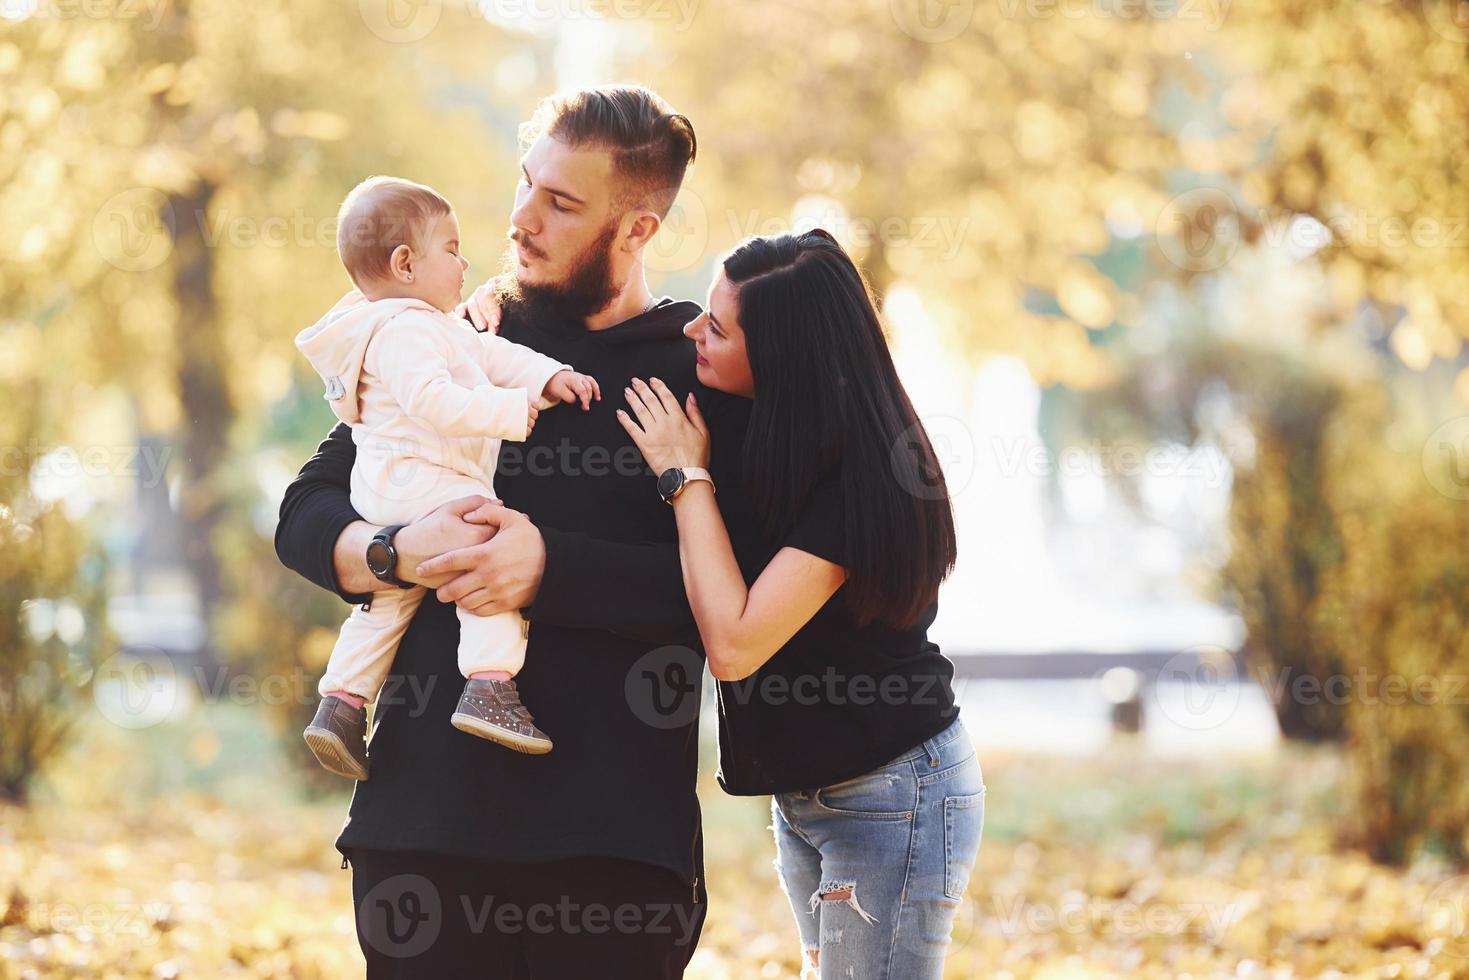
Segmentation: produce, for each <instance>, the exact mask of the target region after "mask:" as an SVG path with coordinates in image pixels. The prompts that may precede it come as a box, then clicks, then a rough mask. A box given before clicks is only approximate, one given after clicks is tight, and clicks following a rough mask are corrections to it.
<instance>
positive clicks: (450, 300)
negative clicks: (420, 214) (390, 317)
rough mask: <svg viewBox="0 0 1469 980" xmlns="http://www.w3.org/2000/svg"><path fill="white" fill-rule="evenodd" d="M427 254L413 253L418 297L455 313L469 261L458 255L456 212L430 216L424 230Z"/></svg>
mask: <svg viewBox="0 0 1469 980" xmlns="http://www.w3.org/2000/svg"><path fill="white" fill-rule="evenodd" d="M423 241H424V242H425V246H424V254H422V255H418V254H416V253H415V254H414V256H413V267H412V268H413V281H412V282H411V283H409V284H408V285H409V287H410V289H411V291H412V293H413V295H414V296H415V297H417V298H418V299H421V300H423V301H424V302H426V303H432V304H433V305H434V306H435V307H437V308H438V309H439V310H442V311H443V312H445V313H452V312H453V311H454V307H456V306H458V305H459V301H460V300H461V299H462V298H463V293H464V271H465V270H466V269H468V268H469V260H468V259H466V258H465V257H464V256H462V255H460V254H459V219H458V218H457V217H455V215H454V212H452V211H451V212H449V213H448V214H446V215H442V216H440V217H438V218H433V219H430V221H429V224H428V227H427V228H426V229H425V231H424V236H423Z"/></svg>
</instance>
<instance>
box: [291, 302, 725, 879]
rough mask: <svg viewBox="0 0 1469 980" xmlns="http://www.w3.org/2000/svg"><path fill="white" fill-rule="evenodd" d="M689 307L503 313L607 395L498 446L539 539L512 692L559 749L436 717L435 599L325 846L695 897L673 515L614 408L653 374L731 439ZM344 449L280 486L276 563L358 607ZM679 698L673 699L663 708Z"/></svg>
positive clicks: (686, 652) (690, 740)
mask: <svg viewBox="0 0 1469 980" xmlns="http://www.w3.org/2000/svg"><path fill="white" fill-rule="evenodd" d="M699 312H700V311H699V307H698V306H697V305H695V304H693V303H684V302H673V301H670V300H664V301H663V302H662V303H660V304H659V305H657V306H655V307H654V308H653V309H651V310H649V311H648V312H646V313H644V314H642V315H640V316H637V317H634V318H632V319H630V320H627V321H624V322H623V323H620V324H618V325H616V326H613V327H610V328H607V329H604V330H588V329H586V328H585V326H584V325H582V324H580V323H576V322H570V321H568V322H548V321H546V320H545V319H537V320H535V321H534V322H532V321H531V319H530V318H527V317H515V316H512V315H508V314H507V316H506V318H505V321H504V323H503V324H502V327H501V331H500V332H501V335H502V336H504V337H506V338H507V339H509V340H513V341H515V342H517V343H522V344H525V345H527V346H529V347H532V348H534V349H536V350H539V351H541V352H543V353H545V354H548V355H550V356H551V357H554V358H556V359H557V360H561V361H565V362H567V363H569V364H572V365H574V366H575V367H576V369H577V370H579V371H582V372H584V373H587V374H590V375H592V376H593V377H595V378H596V379H597V381H598V383H599V384H600V385H601V388H602V392H603V400H602V401H601V402H593V403H592V408H591V411H590V412H583V411H582V410H581V407H580V405H561V406H558V407H556V408H553V409H550V410H548V411H545V412H543V413H541V416H540V418H539V419H538V421H537V422H536V427H535V431H534V433H533V434H532V435H531V438H530V439H529V440H527V441H526V442H524V443H512V442H505V443H503V444H502V447H501V452H500V457H499V468H498V472H497V475H496V478H495V490H496V492H497V493H498V494H499V496H500V497H501V498H502V499H503V500H504V501H505V504H506V506H508V507H511V508H513V509H515V510H519V511H522V512H524V513H525V514H527V515H528V516H529V517H530V519H531V521H532V522H534V523H535V525H536V526H537V527H538V528H539V529H540V531H541V534H542V535H543V537H544V539H545V544H546V567H545V575H544V578H543V579H542V582H541V586H540V591H539V593H538V595H537V598H536V600H535V602H534V603H533V604H532V605H531V606H530V607H529V608H527V609H525V610H523V612H524V614H525V616H526V618H527V619H528V620H529V622H530V634H529V646H528V649H527V651H526V658H525V666H524V668H523V669H522V671H521V673H520V674H519V676H518V678H517V680H518V685H519V688H520V692H521V698H522V700H523V701H524V702H525V704H526V706H527V707H529V708H530V710H531V712H532V713H533V714H534V715H535V718H536V723H537V724H538V725H540V727H541V728H542V729H544V730H545V731H546V732H547V734H549V735H550V736H551V738H552V740H553V741H554V743H555V748H554V750H553V751H552V752H551V753H550V754H548V755H544V756H527V755H522V754H520V753H517V752H513V751H511V750H509V749H506V748H504V747H502V746H499V745H496V744H494V743H491V742H488V741H485V740H483V739H480V738H476V737H474V736H472V735H467V734H465V733H464V732H461V731H459V730H457V729H455V728H454V727H453V726H452V725H451V724H450V723H449V716H450V715H451V714H452V713H453V712H454V709H455V707H456V705H457V703H458V700H459V695H460V693H461V692H462V690H463V686H464V679H463V678H462V677H461V676H460V675H459V673H458V670H457V666H456V656H455V651H456V647H457V644H458V638H459V624H458V620H457V619H456V617H455V613H454V607H453V606H452V605H448V604H443V603H440V602H438V601H436V600H435V598H434V597H433V595H429V596H428V597H427V598H426V600H425V601H424V603H423V605H422V606H421V607H420V609H419V611H418V614H417V615H416V616H415V618H414V620H413V623H412V625H411V626H410V627H409V629H408V632H407V634H406V635H405V636H404V638H403V641H402V643H401V645H400V647H399V649H398V654H397V657H396V659H395V661H394V663H393V669H392V676H390V678H389V680H388V685H387V686H386V687H385V688H384V691H383V694H382V695H381V696H380V699H379V704H378V707H377V709H376V724H377V727H376V730H375V732H374V734H373V737H372V740H371V742H370V744H369V753H370V757H371V771H372V776H371V779H370V780H368V781H367V782H362V783H358V784H357V788H356V793H355V794H354V796H353V798H352V805H351V810H350V813H349V815H348V818H347V822H346V824H345V826H344V827H343V829H342V832H341V835H340V837H338V839H337V848H338V849H339V850H341V851H342V852H343V853H344V854H345V853H347V852H348V851H349V850H350V849H351V848H354V847H362V848H374V849H380V850H415V851H430V852H436V853H442V854H455V855H468V856H475V857H481V858H486V859H490V860H527V861H534V860H545V859H555V858H565V857H575V856H583V855H599V856H610V857H619V858H625V859H630V860H637V861H643V862H647V863H650V864H655V865H659V866H662V867H665V868H668V869H670V870H672V871H674V872H675V873H676V874H678V875H679V876H680V877H681V878H682V879H683V880H684V881H686V882H688V883H690V886H691V889H692V893H693V894H694V895H695V896H696V897H697V898H699V899H700V900H702V896H703V894H704V891H703V887H702V883H701V879H702V877H703V871H702V866H703V846H702V839H701V835H700V829H699V805H698V800H697V798H696V796H695V782H696V778H697V773H698V751H697V750H698V714H697V700H698V696H699V669H700V665H701V656H700V655H699V654H698V653H697V651H698V649H699V648H698V642H697V638H698V633H697V629H696V628H695V626H694V621H693V616H692V614H691V613H690V611H689V606H688V600H687V598H686V596H685V594H684V586H683V579H682V573H681V570H680V565H679V558H678V545H677V530H676V526H675V523H674V516H673V510H672V508H670V507H669V506H668V505H666V504H665V503H663V501H662V500H661V499H660V498H659V496H658V494H657V491H656V486H655V479H654V476H653V474H652V472H651V471H650V470H649V469H648V468H647V466H646V464H645V463H644V461H643V459H642V456H641V454H640V453H639V452H638V450H637V448H636V447H635V446H634V445H633V444H632V441H631V440H630V439H629V438H628V436H627V433H626V432H625V431H624V430H623V428H622V426H621V425H620V424H619V423H618V421H617V418H616V416H615V414H614V413H615V411H616V410H617V409H618V408H620V407H625V401H624V398H623V393H622V392H623V388H624V387H625V386H626V385H627V383H628V382H629V381H630V380H631V379H632V378H633V377H641V378H643V379H645V380H646V379H647V378H649V377H658V378H661V379H662V380H663V381H664V382H665V383H667V384H668V386H669V387H670V388H671V389H672V390H673V391H674V393H675V394H677V395H678V396H679V397H680V399H682V398H683V396H684V395H685V393H687V392H688V391H689V390H691V389H692V390H695V391H696V392H697V395H698V398H699V400H700V404H701V407H702V408H703V409H704V411H705V415H706V418H708V420H709V424H710V426H711V429H712V430H714V438H715V439H716V440H719V439H721V438H723V439H729V440H731V441H730V442H729V443H726V445H729V446H731V447H733V446H738V445H739V444H740V440H741V439H742V438H743V434H742V431H741V429H742V425H743V417H744V416H743V414H742V412H743V410H744V409H743V406H747V405H748V403H742V400H740V399H735V398H730V397H720V396H719V394H718V393H711V392H710V391H709V390H708V389H707V388H704V387H703V386H701V385H699V384H698V382H697V380H696V379H695V375H694V352H693V344H692V342H691V341H689V340H688V339H687V338H685V337H684V336H683V333H682V328H683V326H684V325H685V324H686V323H688V322H689V321H690V320H692V319H693V318H694V317H696V316H698V315H699ZM466 329H472V328H469V327H467V326H466ZM740 403H742V404H740ZM355 455H356V447H355V446H354V445H353V443H352V438H351V432H350V430H349V429H348V427H347V426H346V425H338V426H337V427H336V428H334V429H333V430H332V432H331V434H330V435H329V436H328V437H327V439H326V440H325V441H324V442H323V443H322V444H321V445H320V447H319V448H318V450H317V452H316V455H314V456H313V457H312V458H311V459H310V460H309V461H308V462H307V463H306V465H305V466H304V467H303V468H302V470H301V473H300V475H299V476H297V478H296V480H295V481H294V482H293V483H292V484H291V486H290V487H289V488H288V489H287V490H286V494H285V498H284V499H283V501H282V502H281V511H280V524H279V526H278V527H277V529H276V538H275V544H276V553H277V554H278V555H279V556H280V559H281V561H282V562H283V563H284V564H285V565H286V566H288V567H289V568H292V569H294V570H295V571H297V572H299V573H300V574H301V575H303V576H305V577H306V578H308V579H309V580H311V581H312V582H315V583H316V584H318V585H320V586H322V587H323V588H326V589H329V590H331V591H334V592H336V593H338V594H339V595H341V596H342V598H344V599H346V600H348V601H349V602H362V601H365V599H366V598H367V597H366V596H362V595H353V594H350V593H345V592H343V591H342V590H341V587H340V586H339V584H338V583H337V581H336V577H335V573H334V571H333V560H332V550H333V547H334V545H335V543H336V539H337V536H338V535H339V534H340V533H341V531H342V529H343V528H345V527H346V526H347V525H348V524H350V523H351V522H352V521H355V520H357V519H358V515H357V513H356V512H355V511H354V510H353V509H352V506H351V503H350V501H349V498H348V488H349V483H350V475H351V470H352V462H353V459H354V458H355ZM725 455H728V456H736V455H738V454H737V453H730V454H725ZM720 476H721V474H719V473H718V472H716V473H715V477H716V480H719V479H720ZM724 489H725V488H724V487H723V486H721V487H720V490H721V491H723V490H724ZM723 496H724V494H723V493H721V497H723ZM670 647H671V648H672V649H666V648H670ZM690 675H692V676H690ZM660 684H661V685H662V688H661V690H660V689H659V685H660ZM649 685H652V686H651V687H650V686H649ZM670 685H671V686H670ZM680 690H682V691H683V692H684V693H683V697H684V698H685V699H686V700H684V701H682V702H678V703H675V702H677V697H678V695H679V692H680ZM670 699H673V700H670ZM687 699H692V703H690V702H689V701H688V700H687ZM654 702H657V703H654ZM671 704H672V705H674V707H673V708H672V709H670V705H671Z"/></svg>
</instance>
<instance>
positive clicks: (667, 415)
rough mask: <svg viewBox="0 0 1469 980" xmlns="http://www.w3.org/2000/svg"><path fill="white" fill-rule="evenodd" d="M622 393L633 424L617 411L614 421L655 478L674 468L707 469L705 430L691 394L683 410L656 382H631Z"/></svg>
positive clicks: (628, 416) (669, 393)
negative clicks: (624, 430)
mask: <svg viewBox="0 0 1469 980" xmlns="http://www.w3.org/2000/svg"><path fill="white" fill-rule="evenodd" d="M623 393H624V394H625V395H626V396H627V403H628V405H629V406H630V407H631V408H632V416H636V417H637V421H636V422H635V421H633V418H632V416H630V415H629V414H628V413H627V412H624V411H623V410H622V409H620V408H619V409H618V410H617V421H619V422H621V423H622V427H623V428H624V429H626V430H627V434H628V435H630V436H632V441H633V443H634V444H635V445H636V446H637V447H638V449H639V450H640V451H641V452H642V454H643V458H644V459H645V460H647V461H648V465H649V466H650V467H651V468H652V470H653V472H654V473H655V474H657V473H662V472H663V471H664V470H668V469H672V468H674V467H679V468H683V467H685V466H708V465H709V428H708V426H706V425H705V424H704V415H703V413H702V412H700V411H699V403H698V401H696V400H695V398H694V394H693V392H689V397H688V400H687V401H686V402H685V405H684V407H680V406H679V404H678V399H677V398H675V397H674V396H673V392H671V391H669V390H668V386H667V385H665V384H664V383H663V382H662V381H659V380H658V379H657V378H653V379H651V381H650V382H649V383H647V384H645V383H643V381H642V379H640V378H633V379H632V387H631V388H624V389H623ZM685 408H686V409H687V412H688V414H687V415H685V414H684V412H685Z"/></svg>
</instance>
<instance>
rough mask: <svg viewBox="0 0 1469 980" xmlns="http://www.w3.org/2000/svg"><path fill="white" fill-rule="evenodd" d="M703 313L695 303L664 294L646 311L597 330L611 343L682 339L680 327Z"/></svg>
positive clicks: (681, 328)
mask: <svg viewBox="0 0 1469 980" xmlns="http://www.w3.org/2000/svg"><path fill="white" fill-rule="evenodd" d="M702 312H704V310H703V308H702V307H701V306H699V304H698V303H690V302H688V301H687V300H673V299H668V298H667V297H664V298H663V299H662V300H660V301H659V302H658V305H657V306H654V307H653V308H652V309H651V310H649V311H648V312H646V313H640V314H638V315H637V316H635V317H633V318H632V319H631V320H624V321H623V322H621V323H619V324H618V325H617V326H615V327H609V328H608V329H606V330H599V331H596V332H597V333H599V334H601V335H602V336H604V337H606V339H607V342H608V343H611V344H636V343H642V342H644V341H647V340H683V339H685V338H684V335H683V328H684V327H685V326H686V325H687V324H688V322H689V321H690V320H692V319H694V318H695V317H697V316H698V315H699V314H700V313H702Z"/></svg>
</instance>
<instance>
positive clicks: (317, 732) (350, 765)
mask: <svg viewBox="0 0 1469 980" xmlns="http://www.w3.org/2000/svg"><path fill="white" fill-rule="evenodd" d="M301 734H302V735H304V736H305V738H306V744H307V745H308V746H310V747H311V753H312V754H313V755H315V756H316V761H317V762H320V763H321V764H322V766H323V767H325V768H326V769H329V770H331V771H332V772H334V773H336V774H337V775H338V776H346V777H347V778H348V779H358V780H366V779H367V708H366V706H363V707H361V708H354V707H353V706H352V705H350V704H348V703H347V702H346V701H343V700H342V699H341V698H339V697H337V696H336V695H335V694H328V695H327V696H326V697H324V698H322V699H321V704H320V705H318V706H317V709H316V717H315V718H313V719H311V724H309V725H307V726H306V731H304V732H302V733H301Z"/></svg>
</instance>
